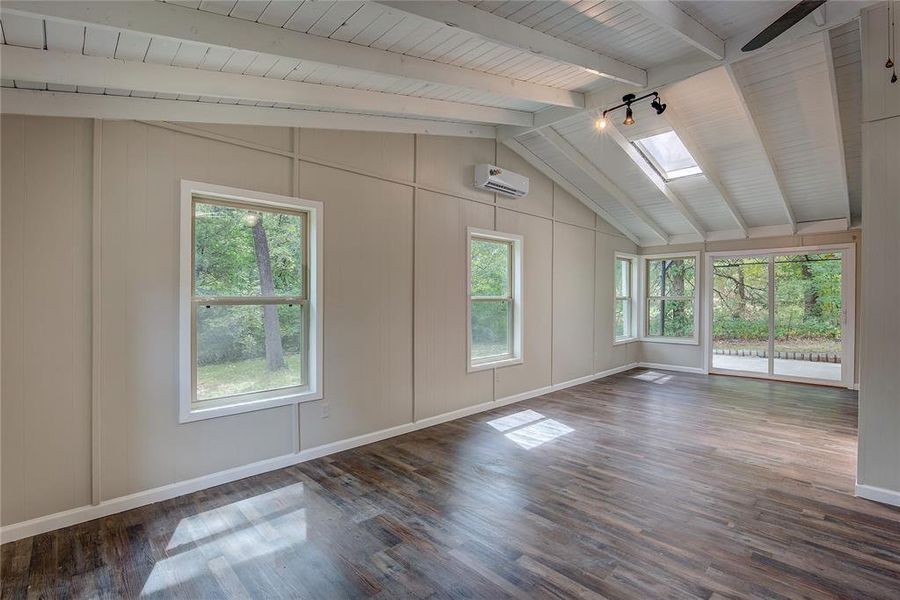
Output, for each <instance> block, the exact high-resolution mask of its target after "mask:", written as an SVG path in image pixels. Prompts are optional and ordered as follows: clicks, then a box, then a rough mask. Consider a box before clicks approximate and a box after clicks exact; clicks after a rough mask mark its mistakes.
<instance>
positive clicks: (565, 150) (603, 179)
mask: <svg viewBox="0 0 900 600" xmlns="http://www.w3.org/2000/svg"><path fill="white" fill-rule="evenodd" d="M540 134H541V135H542V136H544V138H546V140H547V141H548V142H550V143H551V144H553V146H555V147H556V149H557V150H559V151H560V152H561V153H562V154H563V156H565V157H566V158H567V159H569V160H570V161H572V163H574V164H575V166H576V167H578V168H579V169H580V170H581V172H583V173H584V174H585V175H587V176H588V177H590V178H591V180H592V181H593V182H594V183H596V184H597V185H599V186H600V187H602V188H603V189H604V190H606V192H607V193H608V194H609V195H610V196H612V197H613V198H615V199H616V201H617V202H618V203H619V204H621V205H622V206H623V207H624V208H625V209H626V210H628V211H629V212H630V213H631V214H633V215H634V216H635V217H637V219H638V220H640V221H641V222H642V223H643V224H644V225H646V226H647V227H649V228H650V229H651V230H652V231H653V233H654V234H655V235H656V236H657V237H658V238H659V239H660V240H662V242H663V243H664V244H668V243H669V234H668V233H667V232H666V230H665V229H663V228H662V227H660V226H659V224H658V223H657V222H656V221H654V220H653V219H652V218H651V217H650V215H648V214H647V213H646V212H645V211H644V209H642V208H641V207H640V206H638V204H637V202H635V201H634V200H632V199H631V198H630V197H629V196H628V194H626V193H625V192H623V191H622V189H621V188H619V186H617V185H616V184H615V183H613V182H612V181H611V180H610V179H609V177H607V176H606V174H605V173H603V171H601V170H600V169H599V168H598V167H597V165H595V164H594V163H592V162H591V161H589V160H588V159H587V158H585V156H584V155H583V154H582V153H581V152H579V151H578V149H577V148H575V146H573V145H572V144H571V143H569V141H568V140H566V139H565V138H564V137H563V136H561V135H560V134H559V133H558V132H557V131H556V130H555V129H553V128H552V127H548V128H546V129H542V130H541V131H540Z"/></svg>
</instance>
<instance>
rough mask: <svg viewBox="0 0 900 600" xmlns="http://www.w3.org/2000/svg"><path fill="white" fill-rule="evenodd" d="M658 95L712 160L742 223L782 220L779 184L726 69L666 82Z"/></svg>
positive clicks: (769, 223) (752, 223) (705, 154)
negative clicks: (670, 107) (665, 85)
mask: <svg viewBox="0 0 900 600" xmlns="http://www.w3.org/2000/svg"><path fill="white" fill-rule="evenodd" d="M662 96H663V99H664V100H665V101H666V102H667V103H669V104H671V106H672V107H673V108H674V109H675V110H677V111H678V116H679V124H680V125H682V126H684V127H685V128H687V130H688V134H689V135H690V136H691V138H692V140H693V141H694V143H695V144H697V145H698V146H699V147H700V148H701V149H702V150H703V154H704V156H705V157H706V159H707V161H709V162H710V163H712V165H713V167H714V169H715V171H716V172H717V173H718V175H719V179H720V181H721V183H722V185H723V186H724V188H725V190H726V192H727V193H728V195H729V197H730V198H731V200H732V201H733V202H734V204H735V206H736V208H737V209H738V211H739V212H740V214H741V215H742V216H743V217H744V219H745V220H746V221H747V224H748V225H749V226H751V227H758V226H764V225H781V224H783V223H785V222H786V216H785V214H784V209H783V208H782V203H781V199H780V196H779V192H778V186H777V184H776V182H775V179H774V178H773V177H772V174H771V170H770V169H769V167H768V162H767V159H766V156H765V154H764V152H763V148H762V147H761V146H760V145H759V144H758V143H757V142H756V139H755V135H754V132H753V127H752V124H751V123H750V122H749V121H748V120H747V119H746V118H745V116H744V115H745V113H744V111H743V109H742V107H741V104H740V102H741V100H740V98H739V97H738V95H737V93H736V92H735V90H734V88H733V87H732V85H731V81H730V79H729V77H728V74H727V73H726V72H725V70H724V69H723V68H719V69H713V70H711V71H707V72H705V73H701V74H700V75H695V76H694V77H691V78H690V79H687V80H685V81H681V82H679V83H676V84H673V85H670V86H667V87H666V88H665V89H664V90H662ZM663 117H665V113H663ZM638 122H640V120H639V121H638ZM676 133H677V132H676ZM731 227H733V225H732V226H731Z"/></svg>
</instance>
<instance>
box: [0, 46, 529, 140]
mask: <svg viewBox="0 0 900 600" xmlns="http://www.w3.org/2000/svg"><path fill="white" fill-rule="evenodd" d="M0 60H2V61H3V77H4V78H7V79H12V80H18V81H34V82H39V83H54V84H62V85H81V86H90V87H96V88H113V89H123V90H140V91H146V92H156V93H165V94H186V95H194V96H213V97H217V98H229V99H237V100H251V101H256V102H273V103H276V104H291V105H297V106H299V107H302V108H313V107H321V108H328V109H338V110H344V111H352V112H360V113H368V114H388V115H397V116H417V117H425V118H439V119H451V120H455V121H465V122H472V123H490V124H492V125H496V124H507V125H530V124H531V123H532V122H533V117H532V113H530V112H524V111H519V110H510V109H506V108H495V107H491V106H478V105H474V104H464V103H459V102H449V101H446V100H433V99H431V98H417V97H414V96H403V95H400V94H388V93H383V92H369V91H365V90H356V89H351V88H343V87H336V86H329V85H321V84H316V83H304V82H301V81H289V80H285V79H273V78H269V77H256V76H252V75H241V74H238V73H224V72H221V71H206V70H202V69H193V68H185V67H171V66H168V65H157V64H152V63H143V62H127V61H123V60H118V59H114V58H104V57H99V56H84V55H81V54H68V53H63V52H50V51H47V50H37V49H33V48H21V47H18V46H2V47H0Z"/></svg>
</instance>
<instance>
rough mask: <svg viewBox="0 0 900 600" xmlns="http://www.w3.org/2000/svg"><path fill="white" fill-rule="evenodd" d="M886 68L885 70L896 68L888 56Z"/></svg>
mask: <svg viewBox="0 0 900 600" xmlns="http://www.w3.org/2000/svg"><path fill="white" fill-rule="evenodd" d="M884 68H885V69H893V68H894V61H893V60H891V57H890V56H888V59H887V60H886V61H885V63H884Z"/></svg>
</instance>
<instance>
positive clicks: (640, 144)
mask: <svg viewBox="0 0 900 600" xmlns="http://www.w3.org/2000/svg"><path fill="white" fill-rule="evenodd" d="M671 131H672V133H674V134H675V137H676V138H677V139H678V141H679V142H680V143H681V145H682V146H684V142H683V141H682V140H681V137H680V136H679V135H678V133H677V132H676V131H675V130H674V129H673V130H671ZM664 133H669V132H668V131H662V132H660V133H656V134H653V135H647V136H644V137H642V138H638V139H636V140H634V141H632V142H631V144H632V145H633V146H634V147H635V148H636V149H637V151H638V153H639V154H640V155H641V156H642V157H643V158H644V160H645V161H647V164H649V165H650V166H651V167H652V168H653V170H654V171H656V174H657V175H659V176H660V177H661V178H662V180H663V181H665V182H666V183H669V182H671V181H677V180H679V179H684V178H685V177H697V176H698V175H703V169H702V168H701V167H700V165H699V164H698V163H697V159H696V158H694V155H693V154H691V151H690V150H688V149H687V147H686V146H684V149H685V150H686V151H687V153H688V155H689V156H690V157H691V159H693V161H694V166H693V167H685V169H693V168H696V169H697V172H696V173H686V174H684V175H678V176H677V177H670V176H669V171H667V170H665V169H664V168H663V167H662V165H661V164H659V161H658V160H656V157H654V156H653V153H652V152H651V151H650V149H649V148H647V146H646V145H645V144H644V140H646V139H648V138H652V137H655V136H657V135H662V134H664ZM685 169H678V170H679V171H681V170H685Z"/></svg>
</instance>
